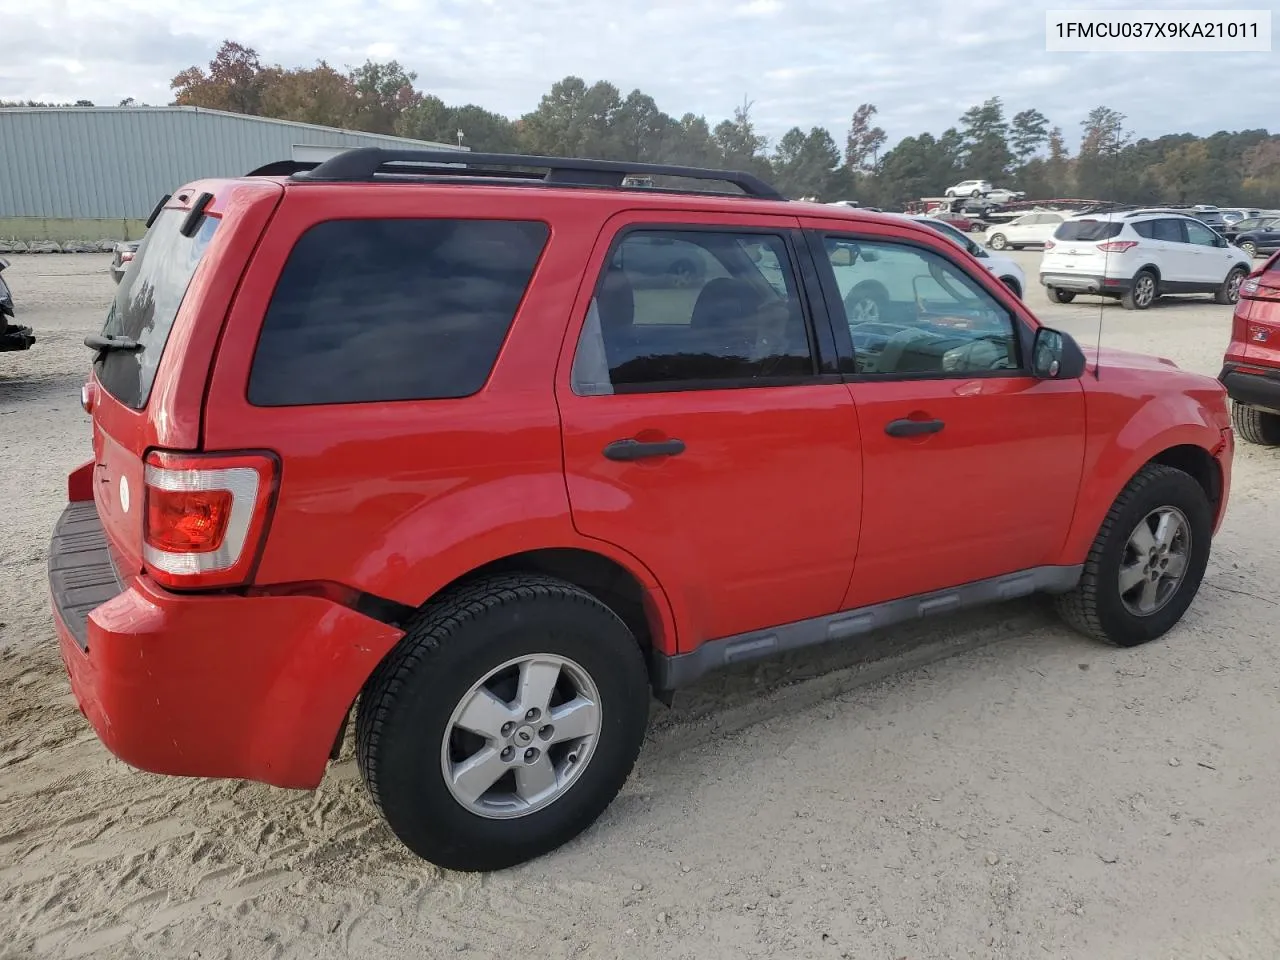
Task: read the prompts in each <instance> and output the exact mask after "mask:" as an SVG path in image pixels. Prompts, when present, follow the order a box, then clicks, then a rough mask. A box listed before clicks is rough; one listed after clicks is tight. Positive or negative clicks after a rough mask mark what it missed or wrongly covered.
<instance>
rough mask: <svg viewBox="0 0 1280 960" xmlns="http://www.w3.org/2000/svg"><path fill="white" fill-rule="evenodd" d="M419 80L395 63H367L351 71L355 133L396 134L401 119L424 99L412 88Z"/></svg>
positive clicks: (369, 61) (372, 61)
mask: <svg viewBox="0 0 1280 960" xmlns="http://www.w3.org/2000/svg"><path fill="white" fill-rule="evenodd" d="M417 79H418V75H417V74H416V73H413V72H411V71H408V70H405V69H404V67H402V66H400V64H399V62H398V61H396V60H391V61H390V62H388V63H378V62H376V61H374V60H366V61H365V62H364V63H363V64H362V65H361V66H359V67H357V68H356V69H354V70H352V71H351V74H350V80H351V86H352V88H353V92H354V101H355V102H354V109H355V126H356V129H358V130H367V131H369V132H370V133H394V132H395V129H396V121H397V120H398V119H399V117H400V115H401V114H402V113H404V112H405V111H406V110H411V109H413V108H414V107H415V106H416V105H417V104H418V101H420V100H421V99H422V94H421V93H419V92H418V91H417V90H416V89H415V88H414V86H413V84H414V81H415V80H417Z"/></svg>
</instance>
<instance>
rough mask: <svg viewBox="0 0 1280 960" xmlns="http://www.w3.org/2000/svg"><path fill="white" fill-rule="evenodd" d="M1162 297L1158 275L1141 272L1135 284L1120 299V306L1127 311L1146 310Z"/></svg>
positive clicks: (1136, 277)
mask: <svg viewBox="0 0 1280 960" xmlns="http://www.w3.org/2000/svg"><path fill="white" fill-rule="evenodd" d="M1159 297H1160V284H1159V283H1158V282H1157V281H1156V275H1155V274H1154V273H1152V272H1151V271H1150V270H1139V271H1138V272H1137V273H1136V274H1135V275H1134V278H1133V283H1132V284H1131V285H1130V287H1129V289H1128V290H1126V291H1125V292H1124V295H1123V296H1122V297H1121V298H1120V304H1121V306H1123V307H1124V308H1125V309H1126V310H1146V309H1147V308H1148V307H1150V306H1151V305H1152V304H1153V303H1155V302H1156V300H1157V299H1159Z"/></svg>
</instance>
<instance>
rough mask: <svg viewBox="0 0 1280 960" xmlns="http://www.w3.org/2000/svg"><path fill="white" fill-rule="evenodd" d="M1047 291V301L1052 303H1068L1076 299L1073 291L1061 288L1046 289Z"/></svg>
mask: <svg viewBox="0 0 1280 960" xmlns="http://www.w3.org/2000/svg"><path fill="white" fill-rule="evenodd" d="M1045 289H1047V290H1048V291H1049V299H1050V300H1052V301H1053V302H1054V303H1070V302H1071V301H1072V300H1074V299H1075V298H1076V292H1075V291H1074V290H1063V289H1062V288H1061V287H1046V288H1045Z"/></svg>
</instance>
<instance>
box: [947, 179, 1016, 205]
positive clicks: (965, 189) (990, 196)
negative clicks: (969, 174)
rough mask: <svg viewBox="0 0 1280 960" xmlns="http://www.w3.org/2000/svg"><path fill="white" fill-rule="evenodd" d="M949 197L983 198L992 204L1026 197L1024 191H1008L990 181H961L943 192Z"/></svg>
mask: <svg viewBox="0 0 1280 960" xmlns="http://www.w3.org/2000/svg"><path fill="white" fill-rule="evenodd" d="M943 195H944V196H947V197H974V198H978V197H980V198H982V199H984V200H986V201H988V202H989V203H991V204H998V203H1008V202H1009V201H1011V200H1021V199H1022V198H1023V197H1025V196H1026V193H1025V192H1024V191H1022V190H1008V189H1006V188H1004V187H997V186H995V185H994V184H992V182H991V181H990V180H961V181H960V182H959V183H957V184H956V185H955V186H953V187H947V189H946V190H945V191H944V192H943Z"/></svg>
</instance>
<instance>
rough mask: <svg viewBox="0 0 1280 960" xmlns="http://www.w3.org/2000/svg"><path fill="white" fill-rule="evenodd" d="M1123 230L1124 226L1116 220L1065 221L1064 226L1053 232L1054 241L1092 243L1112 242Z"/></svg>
mask: <svg viewBox="0 0 1280 960" xmlns="http://www.w3.org/2000/svg"><path fill="white" fill-rule="evenodd" d="M1123 229H1124V224H1123V223H1118V222H1116V221H1114V220H1064V221H1063V222H1062V225H1061V226H1060V227H1058V229H1057V230H1055V231H1054V232H1053V239H1055V240H1065V241H1067V242H1070V241H1072V240H1082V241H1084V242H1086V243H1092V242H1094V241H1095V240H1110V239H1111V238H1112V237H1117V236H1119V235H1120V231H1121V230H1123Z"/></svg>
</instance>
